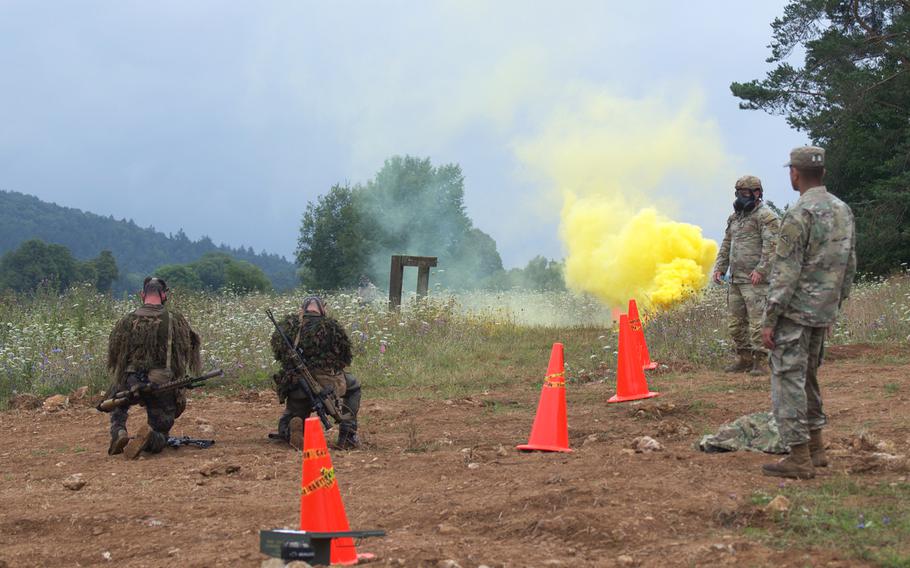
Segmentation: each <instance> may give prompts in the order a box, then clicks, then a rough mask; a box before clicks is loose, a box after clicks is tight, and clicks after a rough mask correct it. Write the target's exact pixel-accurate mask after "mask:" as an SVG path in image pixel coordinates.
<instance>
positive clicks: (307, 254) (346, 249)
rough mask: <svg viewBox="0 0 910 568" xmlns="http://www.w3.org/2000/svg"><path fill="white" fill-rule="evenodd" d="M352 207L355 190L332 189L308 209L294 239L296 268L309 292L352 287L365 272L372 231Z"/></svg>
mask: <svg viewBox="0 0 910 568" xmlns="http://www.w3.org/2000/svg"><path fill="white" fill-rule="evenodd" d="M371 225H372V223H371V222H370V220H369V219H368V218H366V217H365V216H364V215H362V214H361V210H360V209H359V208H358V207H357V205H356V203H355V189H353V188H351V187H349V186H343V185H335V186H333V187H332V189H331V190H329V192H328V193H327V194H325V195H321V196H319V198H317V200H316V202H315V203H313V202H310V203H309V204H308V205H307V208H306V212H305V213H304V214H303V220H302V221H301V224H300V235H299V237H298V239H297V265H298V266H299V267H300V276H301V278H302V283H303V284H304V285H305V286H306V287H308V288H314V289H318V290H331V289H336V288H343V287H346V286H353V285H355V284H356V283H357V280H358V278H359V277H360V276H361V275H362V274H364V273H366V272H367V270H368V265H369V258H370V252H371V250H372V243H371V242H370V241H369V239H368V238H367V234H368V233H369V232H370V231H373V230H375V228H374V227H372V226H371Z"/></svg>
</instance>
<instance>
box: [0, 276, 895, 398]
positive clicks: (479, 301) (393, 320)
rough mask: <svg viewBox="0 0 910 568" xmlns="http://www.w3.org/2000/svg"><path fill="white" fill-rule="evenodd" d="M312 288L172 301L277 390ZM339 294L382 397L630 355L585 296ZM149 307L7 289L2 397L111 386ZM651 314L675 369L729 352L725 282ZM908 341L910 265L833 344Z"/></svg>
mask: <svg viewBox="0 0 910 568" xmlns="http://www.w3.org/2000/svg"><path fill="white" fill-rule="evenodd" d="M302 295H303V293H302V292H300V293H294V294H281V295H277V294H251V295H246V296H238V295H233V294H205V293H193V294H181V293H179V292H177V293H174V294H173V295H172V299H171V306H172V307H173V308H174V309H177V310H179V311H181V312H182V313H184V314H185V315H186V316H187V318H188V319H189V321H190V323H191V324H192V325H193V326H194V328H195V329H196V330H197V331H198V332H199V333H200V335H201V336H202V338H203V350H204V352H203V355H204V360H205V364H206V366H208V367H220V368H223V369H224V370H225V373H226V377H227V378H226V379H224V380H222V381H220V384H221V385H222V386H223V388H232V387H241V388H246V387H253V386H258V387H262V388H267V387H269V386H270V384H271V383H270V378H269V377H270V375H271V373H272V372H273V367H274V365H273V361H272V355H271V352H270V350H269V347H268V337H269V335H270V333H271V323H270V322H269V321H268V319H267V318H266V317H265V313H264V312H265V310H266V308H272V309H273V310H274V311H275V312H276V313H278V314H282V313H288V312H290V311H292V310H294V309H296V305H297V303H298V301H299V299H300V297H302ZM327 302H328V305H329V308H330V310H331V313H332V315H334V316H335V317H336V318H338V319H339V320H341V321H342V322H343V323H344V324H345V325H346V327H347V328H348V330H349V332H350V336H351V339H352V341H353V343H354V345H355V359H354V365H353V371H354V373H355V374H357V375H359V376H360V377H361V378H362V379H363V381H364V383H365V384H369V385H370V389H371V391H372V393H371V396H375V397H389V398H397V397H410V396H430V397H446V396H451V395H453V394H458V393H471V392H482V391H484V390H489V389H491V388H495V387H496V386H497V385H498V384H501V383H502V382H503V381H506V382H508V381H510V380H511V379H512V378H513V377H515V376H527V375H534V374H539V373H540V372H541V366H542V365H545V364H546V362H545V361H544V360H542V359H543V358H545V357H546V355H545V353H546V352H547V349H548V348H549V346H550V344H552V343H553V342H555V341H561V342H563V343H564V344H565V346H566V364H567V377H568V380H569V381H570V382H571V381H577V382H588V381H592V380H601V379H604V378H608V377H610V376H611V373H612V372H613V369H614V368H615V365H616V348H617V340H616V332H615V329H614V325H613V323H612V318H611V310H610V309H608V308H606V307H604V306H602V305H600V304H599V303H598V302H596V301H594V300H593V299H592V298H589V297H584V296H578V295H574V294H571V293H555V292H529V291H520V290H515V291H511V292H504V293H491V292H470V293H459V294H447V293H441V292H437V293H436V294H435V295H433V296H431V297H430V298H429V299H428V300H425V301H419V302H418V301H417V300H416V299H415V298H411V300H410V301H409V302H406V304H405V306H404V307H403V308H402V310H401V312H400V313H399V312H389V311H388V310H387V309H386V308H385V304H384V303H383V302H382V301H381V300H377V301H374V302H371V303H364V302H362V301H360V299H359V298H358V297H357V296H356V295H354V294H350V293H332V294H328V295H327ZM135 306H136V301H134V300H133V299H115V298H112V297H110V296H106V295H101V294H97V293H95V292H94V291H93V290H92V289H91V288H74V289H71V290H70V291H68V292H66V293H65V294H63V295H57V294H52V293H38V294H35V295H30V296H18V297H17V296H11V295H8V296H0V407H2V405H3V404H4V402H5V401H6V400H7V399H8V398H9V397H10V396H11V395H13V394H15V393H23V392H28V393H35V394H39V395H47V394H51V393H57V392H62V393H65V392H69V391H71V390H73V389H74V388H76V387H79V386H82V385H86V384H87V385H90V386H91V387H92V389H98V390H100V389H102V388H104V387H105V386H106V385H107V384H108V378H107V372H106V369H105V356H106V349H107V337H108V333H109V332H110V329H111V327H112V326H113V324H114V322H116V320H117V319H118V318H119V317H121V316H122V315H123V314H124V313H126V312H127V311H129V310H130V309H132V308H133V307H135ZM644 317H645V319H646V333H647V337H648V341H649V346H650V349H651V351H652V354H653V355H654V357H655V358H656V359H658V360H660V361H661V362H663V363H665V364H667V365H668V366H669V367H670V368H671V369H676V370H691V369H699V368H702V369H704V368H707V369H711V368H716V367H718V366H719V365H720V364H721V363H722V361H724V360H725V359H726V358H727V357H728V356H729V352H730V341H729V337H728V334H727V326H726V289H725V288H722V287H712V288H711V289H709V290H707V291H706V292H705V293H703V294H702V295H700V296H698V297H696V298H693V299H691V300H690V301H688V302H686V303H684V304H682V305H680V306H677V307H676V308H674V309H672V310H668V311H664V312H660V313H654V314H645V315H644ZM908 337H910V276H908V275H907V274H902V275H899V276H895V277H892V278H890V279H888V280H880V281H872V282H866V283H862V284H859V285H858V286H857V287H856V289H855V291H854V294H853V297H852V298H851V299H850V300H848V302H847V304H846V305H845V307H844V310H843V314H842V317H841V319H840V321H839V322H838V324H837V326H836V329H835V331H834V333H833V337H832V343H835V344H838V343H840V344H846V343H901V342H907V341H908ZM541 353H544V355H541ZM504 371H505V372H504Z"/></svg>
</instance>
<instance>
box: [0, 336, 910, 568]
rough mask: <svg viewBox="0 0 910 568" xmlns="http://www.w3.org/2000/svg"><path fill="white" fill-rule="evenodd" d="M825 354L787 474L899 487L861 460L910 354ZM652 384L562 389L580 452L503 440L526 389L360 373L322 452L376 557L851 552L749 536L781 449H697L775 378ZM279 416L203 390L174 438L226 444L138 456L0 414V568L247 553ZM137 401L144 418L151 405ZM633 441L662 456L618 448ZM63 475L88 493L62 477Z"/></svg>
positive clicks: (234, 560) (681, 562) (702, 561)
mask: <svg viewBox="0 0 910 568" xmlns="http://www.w3.org/2000/svg"><path fill="white" fill-rule="evenodd" d="M832 351H834V352H835V353H837V355H836V356H833V357H831V358H830V360H829V362H828V363H827V364H826V365H825V366H824V367H823V369H822V371H821V383H822V388H823V394H824V396H825V401H826V404H827V407H826V410H827V412H828V415H829V418H830V419H831V424H830V425H829V429H828V431H827V432H828V435H829V439H830V440H831V441H832V448H831V450H832V452H831V458H832V465H831V467H829V468H827V469H826V470H820V475H819V477H818V478H817V479H816V480H813V481H808V482H789V481H787V482H783V483H784V484H790V483H802V484H816V483H823V482H824V480H826V479H831V478H832V477H833V476H838V475H848V474H849V475H852V476H854V479H857V480H861V482H863V483H866V482H868V483H877V482H882V481H889V480H894V481H897V480H906V476H907V471H906V468H902V467H901V466H900V465H899V464H893V463H872V464H871V465H870V463H871V462H869V460H870V459H873V458H870V457H869V456H870V455H871V454H872V453H874V451H875V450H876V449H880V447H878V446H876V445H875V444H877V443H879V442H881V441H885V442H886V443H887V444H891V445H890V446H889V445H887V444H886V445H885V446H881V447H884V448H893V451H894V452H895V453H897V454H907V453H908V451H907V450H908V448H910V402H908V396H910V383H908V381H907V376H908V372H910V365H901V364H894V365H887V364H881V365H876V366H875V367H874V369H872V368H870V367H869V366H868V365H867V364H866V363H863V362H862V361H860V360H858V359H856V358H855V356H856V353H853V352H851V351H850V350H847V349H836V350H832ZM838 351H840V352H841V353H838ZM861 353H863V354H864V355H865V354H866V351H865V350H861ZM851 355H852V357H851ZM864 360H865V359H864ZM895 385H897V386H895ZM652 387H653V388H655V389H656V390H660V391H662V392H663V396H661V397H660V398H658V399H654V400H651V401H647V402H644V403H641V404H628V403H627V404H621V405H608V404H607V403H606V399H607V398H608V397H609V396H610V395H611V394H613V393H612V385H606V384H602V383H589V384H583V385H569V388H568V397H569V427H570V440H571V444H572V447H573V448H574V449H575V451H574V452H573V453H571V454H545V453H532V454H522V453H519V452H518V451H516V450H515V449H514V446H515V445H516V444H519V443H523V442H525V441H526V440H527V435H528V433H529V431H530V427H531V422H532V420H533V416H534V411H535V406H536V404H537V397H538V391H537V390H536V389H535V388H533V386H532V385H531V384H530V383H528V384H515V385H514V386H512V387H509V388H508V389H507V390H500V391H496V392H490V393H484V394H476V395H473V396H471V397H469V398H464V399H460V400H447V401H440V400H370V399H369V385H366V387H365V394H366V399H365V402H364V405H363V409H362V417H363V420H362V423H363V433H364V438H365V441H366V444H365V448H364V449H362V450H359V451H354V452H347V453H341V452H333V456H332V457H333V461H334V464H335V467H336V471H337V476H338V479H339V483H340V486H341V491H342V494H343V496H344V500H345V505H346V508H347V513H348V517H349V519H350V521H351V524H352V527H353V528H364V529H372V528H380V529H385V530H386V531H387V532H388V536H387V537H386V538H385V539H373V540H369V541H365V542H364V543H362V545H361V546H360V550H361V551H368V552H373V553H375V554H377V556H378V559H377V561H376V563H375V564H374V565H406V566H436V565H437V563H438V562H439V561H441V560H444V559H454V560H456V561H457V562H458V563H459V564H460V565H461V566H463V567H465V568H467V567H475V566H478V565H480V564H486V565H488V566H614V565H616V566H618V565H635V566H691V565H706V564H715V565H731V566H732V565H753V566H754V565H778V566H797V565H810V564H811V565H831V566H858V565H862V563H861V562H859V561H857V560H856V559H855V558H851V557H850V556H848V555H847V553H846V552H838V551H832V550H822V551H810V550H806V551H801V552H799V553H797V554H794V553H793V552H792V551H791V552H789V553H785V552H783V551H780V550H776V549H774V548H771V547H769V546H767V545H765V544H763V543H761V542H758V541H754V540H750V539H749V538H748V537H747V536H745V535H744V532H743V530H742V529H743V527H745V526H749V525H755V524H762V523H763V522H764V521H762V516H763V515H764V513H762V512H761V510H760V507H758V506H756V505H755V504H754V503H753V502H752V499H751V496H752V494H753V492H754V491H756V490H760V491H764V492H766V493H768V494H774V493H775V492H778V491H779V490H780V488H781V483H782V482H781V480H778V479H772V478H767V477H763V476H762V475H761V474H760V465H761V464H762V463H764V462H766V461H768V460H769V459H773V458H771V457H770V456H765V455H761V454H755V453H746V452H737V453H731V454H712V455H707V454H703V453H700V452H698V451H697V450H695V449H694V447H693V444H694V443H695V442H696V441H697V439H698V438H699V436H701V435H702V434H703V433H706V432H708V431H713V430H715V429H716V427H717V426H719V425H720V424H721V423H723V422H726V421H729V420H732V419H735V418H737V417H738V416H741V415H743V414H746V413H749V412H754V411H758V410H764V409H767V408H768V406H769V393H768V388H767V379H755V378H752V377H748V376H747V375H735V376H733V375H724V374H722V373H713V372H689V373H682V374H680V373H673V374H661V375H656V376H655V377H654V379H653V380H652ZM24 408H28V406H27V405H26V406H24ZM279 413H280V408H279V406H278V404H277V401H275V400H274V398H273V397H271V395H267V394H265V395H263V394H259V393H246V394H244V395H243V396H239V397H235V398H224V397H219V396H198V395H197V396H196V397H195V398H192V399H191V400H190V403H189V408H188V410H187V412H186V414H185V415H184V416H182V417H181V418H180V419H179V420H178V422H177V426H176V427H175V429H174V432H173V434H174V435H189V436H196V437H203V438H208V437H214V438H215V439H216V440H217V444H216V445H215V446H214V447H213V448H211V449H207V450H200V449H195V448H181V449H179V450H173V449H168V450H166V451H165V452H164V453H163V454H161V455H158V456H149V457H143V458H141V459H139V460H138V461H132V462H130V461H127V460H125V459H123V457H122V456H120V457H109V456H107V454H106V448H107V441H108V438H107V416H106V415H103V414H100V413H98V412H96V411H94V410H93V409H91V408H90V407H86V406H82V405H78V404H70V405H68V406H67V407H66V408H64V409H61V410H58V411H56V412H47V411H45V410H42V409H41V408H38V409H28V410H25V409H22V410H10V411H8V412H5V413H2V414H0V429H2V431H3V432H4V433H5V435H4V436H3V437H2V438H0V503H2V508H0V566H3V565H4V563H6V565H8V566H56V565H68V566H97V565H116V566H136V567H138V566H187V567H193V566H196V567H203V566H258V565H259V563H260V562H261V561H262V560H263V559H264V557H263V556H262V555H260V554H259V552H258V531H259V530H260V529H266V528H275V527H294V526H295V524H296V520H297V517H298V507H299V504H298V495H299V493H298V486H299V481H300V480H299V476H300V454H299V453H297V452H295V451H293V450H291V449H289V448H287V447H285V446H282V445H278V444H275V443H270V442H268V441H267V440H266V437H265V435H266V433H267V432H268V431H269V429H271V428H273V427H274V422H275V420H276V419H277V417H278V415H279ZM132 414H133V418H132V419H131V428H133V429H135V428H136V426H137V425H138V423H139V420H140V419H142V416H143V414H144V411H142V409H138V408H136V409H134V410H133V412H132ZM860 432H865V433H867V434H868V435H871V436H873V438H872V440H873V441H872V442H870V443H871V444H872V445H871V446H870V447H868V448H867V447H864V446H863V444H864V442H863V441H862V440H860V441H859V442H856V440H857V439H858V438H857V436H858V433H860ZM639 436H650V437H653V438H655V439H657V440H658V441H659V442H660V443H661V444H662V445H663V447H664V449H663V450H662V451H658V452H651V453H632V452H629V451H624V449H626V448H628V446H629V444H630V442H631V441H632V440H633V439H634V438H636V437H639ZM856 444H858V446H857V445H856ZM474 464H476V465H474ZM74 474H81V476H80V478H81V480H82V481H84V482H85V484H84V486H82V487H81V489H78V490H72V489H67V488H66V487H65V486H64V480H66V479H67V478H70V477H71V476H73V475H74ZM77 485H78V484H77ZM809 554H812V555H813V556H812V557H809V556H808V555H809ZM107 557H109V558H110V560H107V559H106V558H107Z"/></svg>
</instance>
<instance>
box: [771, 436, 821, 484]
mask: <svg viewBox="0 0 910 568" xmlns="http://www.w3.org/2000/svg"><path fill="white" fill-rule="evenodd" d="M761 470H762V473H763V474H764V475H769V476H771V477H787V478H790V479H812V478H813V477H815V468H814V467H813V466H812V458H811V457H810V455H809V444H808V443H805V444H798V445H795V446H790V455H789V456H787V457H785V458H784V459H782V460H780V461H779V462H777V463H769V464H765V465H763V466H761Z"/></svg>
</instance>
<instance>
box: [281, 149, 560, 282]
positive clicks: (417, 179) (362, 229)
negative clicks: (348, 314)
mask: <svg viewBox="0 0 910 568" xmlns="http://www.w3.org/2000/svg"><path fill="white" fill-rule="evenodd" d="M393 254H407V255H415V256H435V257H438V259H439V268H438V269H437V270H436V271H435V273H434V277H433V278H434V281H435V282H437V283H440V284H441V285H443V286H445V287H448V288H496V289H503V288H511V287H516V286H519V287H524V288H536V289H564V284H563V280H562V267H561V264H560V263H559V262H556V261H552V260H547V259H545V258H543V257H537V258H535V259H533V260H531V261H530V262H529V263H528V265H527V266H526V267H525V268H524V269H511V270H509V271H506V270H504V269H503V265H502V258H501V257H500V255H499V251H498V250H497V248H496V241H495V240H493V238H492V237H491V236H490V235H488V234H487V233H485V232H484V231H482V230H480V229H479V228H477V227H475V226H474V224H473V222H472V221H471V219H470V218H469V217H468V215H467V213H466V210H465V205H464V175H463V174H462V171H461V167H460V166H459V165H457V164H445V165H442V166H434V165H433V164H432V163H431V161H430V159H429V158H417V157H413V156H393V157H391V158H389V159H388V160H386V161H385V163H384V165H383V166H382V168H381V169H380V170H379V172H378V173H377V174H376V175H375V176H374V177H373V178H372V179H371V180H369V181H368V182H366V183H365V184H355V185H350V184H344V185H342V184H338V185H335V186H333V187H332V188H331V189H330V190H329V191H328V193H326V194H323V195H321V196H319V197H318V198H317V199H316V200H314V201H311V202H309V203H308V205H307V208H306V211H305V212H304V214H303V218H302V220H301V224H300V231H299V236H298V241H297V254H296V257H297V265H298V267H299V274H300V278H301V282H302V284H303V285H304V286H305V287H307V288H312V289H319V290H329V289H336V288H347V287H352V286H356V285H358V284H359V283H360V282H361V281H362V280H363V279H364V278H367V279H369V280H370V281H372V282H379V283H384V282H386V281H387V279H388V275H389V259H390V257H391V255H393Z"/></svg>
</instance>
